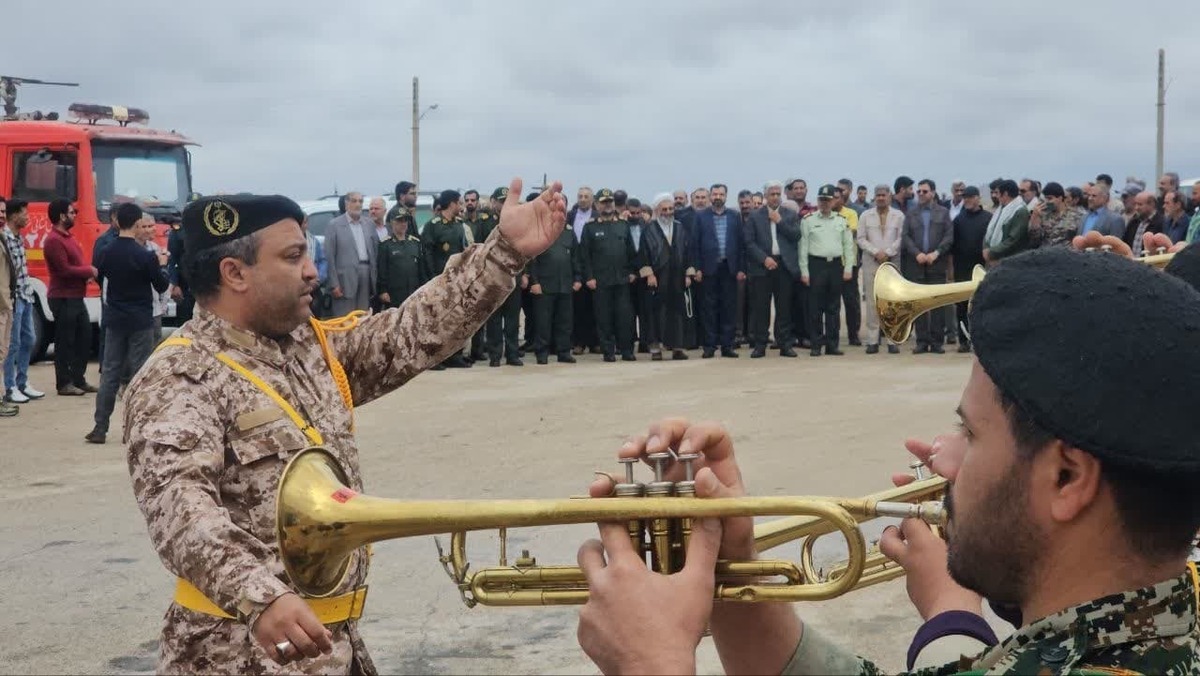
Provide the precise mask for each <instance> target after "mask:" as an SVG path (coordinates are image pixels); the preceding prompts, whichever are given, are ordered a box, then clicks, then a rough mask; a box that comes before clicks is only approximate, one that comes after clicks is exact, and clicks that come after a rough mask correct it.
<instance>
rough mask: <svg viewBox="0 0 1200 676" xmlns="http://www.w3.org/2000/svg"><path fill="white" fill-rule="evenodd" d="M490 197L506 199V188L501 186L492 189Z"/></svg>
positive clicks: (498, 199)
mask: <svg viewBox="0 0 1200 676" xmlns="http://www.w3.org/2000/svg"><path fill="white" fill-rule="evenodd" d="M492 199H494V200H497V201H504V200H506V199H508V188H506V187H504V186H501V187H499V188H496V189H495V190H493V191H492Z"/></svg>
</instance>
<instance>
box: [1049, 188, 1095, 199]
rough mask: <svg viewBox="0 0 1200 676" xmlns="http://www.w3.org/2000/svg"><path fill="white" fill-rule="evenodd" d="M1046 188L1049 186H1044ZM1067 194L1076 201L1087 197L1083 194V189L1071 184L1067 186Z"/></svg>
mask: <svg viewBox="0 0 1200 676" xmlns="http://www.w3.org/2000/svg"><path fill="white" fill-rule="evenodd" d="M1046 188H1047V189H1049V188H1050V186H1046ZM1067 194H1068V195H1070V196H1071V199H1073V200H1075V201H1076V202H1083V201H1084V200H1085V199H1087V198H1086V197H1084V195H1083V189H1082V188H1080V187H1078V186H1074V185H1073V186H1071V187H1070V188H1067Z"/></svg>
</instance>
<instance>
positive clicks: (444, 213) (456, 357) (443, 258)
mask: <svg viewBox="0 0 1200 676" xmlns="http://www.w3.org/2000/svg"><path fill="white" fill-rule="evenodd" d="M461 199H462V195H460V194H459V193H458V191H457V190H443V191H442V192H441V194H439V195H438V197H437V199H436V200H434V202H433V211H434V213H435V214H436V215H435V216H434V217H433V218H432V219H430V221H429V222H428V223H426V224H425V229H424V230H423V231H422V233H421V239H422V241H424V243H425V251H426V256H428V258H429V270H430V272H431V273H432V274H434V275H439V274H441V273H442V270H443V269H444V268H445V267H446V262H447V261H448V260H450V257H451V256H453V255H455V254H457V253H462V251H463V250H464V249H466V248H467V246H468V245H470V243H471V241H472V240H473V238H474V235H473V234H472V233H471V228H470V225H469V224H467V223H466V222H465V221H463V219H462V218H461V217H460V216H459V209H460V207H461V204H460V202H459V200H461ZM473 337H474V336H472V338H473ZM464 351H465V350H459V351H457V352H455V353H454V354H452V355H450V357H449V358H448V359H446V362H445V363H444V364H442V365H443V366H448V367H450V368H469V367H470V366H471V360H470V359H467V356H466V355H465V354H464Z"/></svg>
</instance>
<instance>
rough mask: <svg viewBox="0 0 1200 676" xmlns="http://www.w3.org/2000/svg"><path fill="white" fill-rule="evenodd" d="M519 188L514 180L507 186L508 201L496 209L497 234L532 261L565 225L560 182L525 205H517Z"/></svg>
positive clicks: (565, 217)
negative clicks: (497, 215)
mask: <svg viewBox="0 0 1200 676" xmlns="http://www.w3.org/2000/svg"><path fill="white" fill-rule="evenodd" d="M523 187H524V184H523V182H522V181H521V179H519V178H514V179H513V180H512V182H511V183H510V184H509V186H508V197H507V198H505V200H504V205H503V206H502V207H501V208H500V234H501V235H504V238H505V239H507V240H508V241H509V243H510V244H512V245H513V248H515V249H516V250H517V251H518V252H519V253H520V254H521V255H523V256H526V257H528V258H533V257H534V256H537V255H538V254H540V253H542V252H543V251H545V250H546V249H548V248H550V245H551V244H553V243H554V241H555V240H556V239H558V235H559V234H560V233H561V232H562V229H563V225H564V224H565V223H566V222H567V202H566V200H565V199H564V198H563V196H562V183H561V182H560V181H555V182H554V183H553V184H552V185H551V186H550V187H548V188H546V190H545V191H543V192H542V193H541V194H540V195H538V196H537V198H536V199H533V200H531V201H529V202H525V203H522V202H521V189H522V188H523Z"/></svg>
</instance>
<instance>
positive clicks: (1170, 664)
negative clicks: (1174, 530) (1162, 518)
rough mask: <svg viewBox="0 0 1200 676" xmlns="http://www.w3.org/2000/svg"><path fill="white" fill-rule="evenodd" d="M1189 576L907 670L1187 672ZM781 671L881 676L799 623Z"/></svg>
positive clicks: (1192, 621)
mask: <svg viewBox="0 0 1200 676" xmlns="http://www.w3.org/2000/svg"><path fill="white" fill-rule="evenodd" d="M1196 593H1197V589H1196V583H1195V580H1194V578H1193V575H1192V574H1191V572H1188V573H1185V574H1183V575H1181V576H1179V577H1175V578H1171V579H1169V580H1166V581H1164V582H1160V583H1158V584H1156V585H1152V586H1149V587H1144V588H1142V589H1137V590H1131V591H1127V592H1125V593H1123V594H1116V595H1112V596H1108V597H1105V598H1101V599H1097V600H1095V601H1091V602H1088V603H1085V604H1083V605H1079V606H1076V607H1074V608H1068V609H1066V610H1063V611H1061V612H1058V613H1055V614H1054V615H1051V616H1049V617H1046V618H1044V619H1041V620H1038V621H1037V622H1034V623H1032V624H1030V625H1028V626H1026V627H1022V628H1021V629H1020V630H1019V631H1018V632H1017V633H1015V634H1013V635H1012V636H1010V637H1008V638H1007V639H1006V640H1004V641H1003V642H1002V643H1000V644H999V645H997V646H995V647H993V648H991V649H989V650H987V651H985V652H983V653H982V654H980V655H978V656H976V657H964V658H962V659H960V660H958V661H955V662H951V663H949V664H945V665H942V666H938V667H926V668H922V669H916V670H914V671H910V672H905V673H909V674H913V675H914V676H949V675H950V674H1097V675H1099V674H1132V673H1140V674H1191V673H1196V669H1197V668H1200V638H1198V637H1197V633H1196V631H1197V629H1196ZM783 673H784V674H785V675H789V674H880V673H883V672H881V671H880V669H879V667H878V666H876V665H875V664H874V663H873V662H871V661H869V660H866V659H863V658H861V657H858V656H856V655H854V654H853V653H851V652H849V651H847V650H844V649H842V648H840V647H838V646H837V645H835V644H833V643H832V642H831V641H830V640H829V639H828V638H826V637H825V636H823V635H822V634H821V632H820V631H819V630H814V629H813V628H812V626H805V628H804V634H803V636H802V637H801V639H800V645H799V646H798V647H797V649H796V652H795V654H794V655H793V656H792V659H791V661H790V662H789V663H788V665H787V667H785V668H784V670H783Z"/></svg>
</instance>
